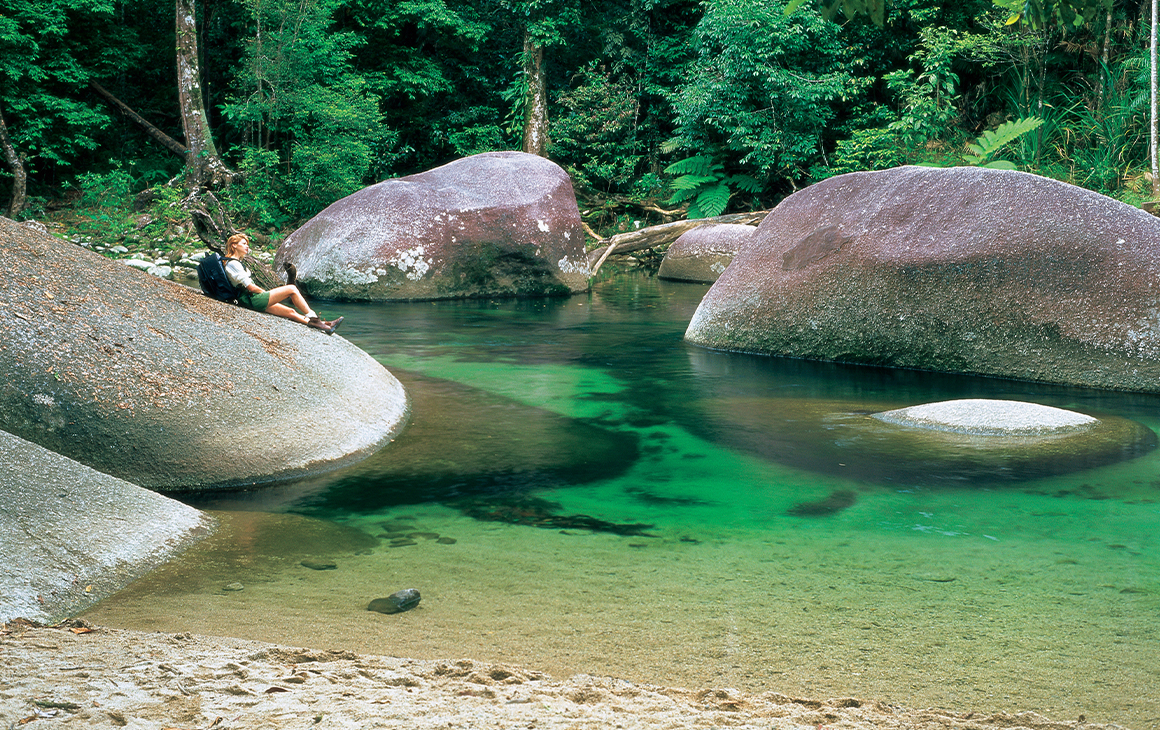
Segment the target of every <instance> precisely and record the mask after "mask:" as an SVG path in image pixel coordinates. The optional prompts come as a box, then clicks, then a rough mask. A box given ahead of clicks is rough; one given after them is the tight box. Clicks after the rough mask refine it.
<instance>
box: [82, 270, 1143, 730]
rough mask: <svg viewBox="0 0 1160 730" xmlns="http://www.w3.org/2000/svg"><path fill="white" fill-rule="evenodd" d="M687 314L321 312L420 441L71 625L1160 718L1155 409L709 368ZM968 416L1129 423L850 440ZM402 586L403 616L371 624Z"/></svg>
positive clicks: (664, 297)
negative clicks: (1053, 439) (385, 599)
mask: <svg viewBox="0 0 1160 730" xmlns="http://www.w3.org/2000/svg"><path fill="white" fill-rule="evenodd" d="M705 290H706V287H704V286H699V285H691V284H677V283H666V282H661V281H658V280H656V279H651V278H646V277H643V276H640V275H618V276H613V277H610V278H607V279H605V280H604V281H602V282H601V283H599V284H597V286H596V287H595V288H594V290H593V292H592V293H591V294H589V295H584V296H577V297H572V298H569V299H560V300H547V301H524V302H512V301H502V302H500V301H497V302H489V301H484V302H440V303H414V304H391V305H334V306H331V307H326V308H324V309H326V311H325V312H324V316H325V315H330V316H333V315H336V314H344V315H346V317H347V321H346V322H345V323H344V328H343V331H342V334H343V335H344V336H345V337H347V338H348V339H349V340H351V341H352V342H354V343H355V344H357V345H359V346H360V347H362V348H363V349H364V350H366V351H367V352H369V353H371V354H372V355H373V356H375V357H376V358H378V359H379V360H380V361H381V362H383V363H384V364H385V365H386V366H387V367H388V368H390V369H391V370H392V372H395V373H396V374H397V375H398V376H399V377H400V379H401V380H403V381H404V383H405V384H406V386H407V389H408V393H409V394H410V396H411V399H412V408H413V415H412V421H411V423H410V424H409V426H408V428H407V430H406V431H404V432H403V434H402V435H401V436H400V437H399V438H398V439H397V441H396V442H395V443H393V444H391V445H390V446H388V447H387V448H386V449H384V450H383V451H381V452H380V453H379V454H377V455H375V456H373V457H371V458H370V459H368V460H366V461H364V462H362V463H360V464H357V465H354V466H352V467H350V468H348V469H346V470H344V471H342V472H338V473H332V474H327V475H323V476H320V477H316V478H313V479H308V480H302V481H300V482H296V483H294V484H289V485H284V486H280V487H274V488H270V489H265V490H262V491H260V492H253V493H245V494H232V495H214V496H212V497H206V498H201V499H195V500H191V501H192V502H193V503H194V504H197V505H198V506H201V507H205V508H208V509H212V510H215V511H216V513H217V514H219V516H221V517H222V519H223V524H224V528H223V529H222V530H221V532H220V533H219V534H218V535H216V536H215V537H214V538H211V539H210V540H209V541H207V542H206V543H205V544H204V545H202V546H200V547H199V548H196V549H195V550H193V551H191V552H190V553H189V554H188V555H187V556H186V557H185V558H183V559H181V560H179V561H177V562H175V563H173V564H171V565H169V566H167V567H166V568H164V569H162V570H161V571H158V572H157V573H155V574H153V575H151V576H149V577H147V578H146V579H144V580H142V581H139V582H138V583H136V584H134V585H133V586H131V587H130V588H129V589H127V590H125V591H123V592H122V593H120V594H118V595H117V596H114V597H113V598H111V599H108V600H106V601H104V602H103V603H101V604H100V605H98V606H97V607H96V608H94V609H93V610H92V611H90V612H89V614H88V615H87V617H88V618H90V619H91V620H94V621H97V622H100V623H104V624H106V625H114V626H124V627H128V628H138V629H146V630H163V631H171V632H178V631H194V632H200V633H207V634H219V635H230V636H239V637H244V638H254V639H263V640H268V641H277V642H281V643H291V644H305V645H311V646H320V647H330V648H348V649H352V650H357V651H369V652H376V653H384V654H392V655H400V656H412V657H418V658H446V657H460V656H464V657H471V658H474V659H478V660H484V661H504V662H515V663H519V664H523V665H527V666H531V667H535V668H539V669H544V670H546V671H549V672H551V673H553V674H557V675H567V674H571V673H578V672H587V673H590V674H601V675H613V676H617V677H622V678H625V679H629V680H633V681H641V682H649V683H653V684H661V685H680V686H726V687H737V688H741V689H745V690H749V691H766V690H772V691H778V692H782V693H786V694H800V695H808V696H813V697H838V696H851V695H852V696H859V697H864V698H875V699H882V700H886V701H889V702H896V703H899V704H905V705H908V706H928V705H932V706H939V707H943V708H947V709H951V710H957V711H964V712H965V711H971V710H980V711H990V710H1011V711H1017V710H1027V709H1030V710H1036V711H1039V712H1041V713H1044V714H1047V715H1049V716H1052V717H1055V718H1057V719H1063V720H1074V719H1077V718H1078V717H1080V716H1081V715H1083V716H1086V718H1087V719H1088V720H1089V721H1105V722H1118V723H1121V724H1124V725H1127V726H1129V727H1131V728H1136V729H1137V730H1142V729H1144V728H1154V727H1156V726H1157V725H1158V724H1160V697H1158V695H1157V688H1160V629H1158V627H1157V620H1158V619H1160V557H1158V556H1160V551H1158V548H1160V544H1158V543H1160V539H1158V529H1157V527H1158V525H1160V473H1158V469H1157V466H1158V459H1160V452H1158V451H1156V450H1153V449H1154V446H1155V436H1154V434H1153V432H1154V431H1156V430H1157V429H1158V428H1160V397H1156V396H1141V395H1125V394H1114V393H1106V392H1099V391H1089V390H1080V389H1070V388H1062V387H1053V386H1043V385H1036V384H1031V383H1020V382H1011V381H1001V380H994V379H981V378H965V377H950V376H942V375H935V374H930V373H920V372H912V371H898V370H887V369H877V368H862V367H853V366H843V365H835V364H826V363H810V362H805V361H796V360H788V359H771V358H762V357H753V356H745V355H737V354H728V353H719V352H711V351H707V350H703V349H699V348H694V347H691V346H688V345H686V344H685V343H684V342H683V341H682V334H683V332H684V327H685V324H686V323H687V321H688V319H689V317H690V316H691V315H692V312H693V310H694V309H695V308H696V305H697V302H698V301H699V300H700V297H701V296H702V295H703V293H704V292H705ZM964 397H988V398H1003V399H1017V400H1028V401H1034V402H1037V403H1043V404H1046V405H1053V406H1058V407H1063V408H1070V409H1074V410H1078V411H1082V412H1084V413H1089V414H1091V415H1095V416H1097V417H1102V418H1106V419H1107V420H1109V421H1115V420H1116V419H1127V421H1130V422H1132V423H1129V424H1127V426H1126V428H1128V430H1129V431H1130V429H1131V428H1139V427H1138V426H1136V425H1135V424H1142V425H1143V426H1144V427H1146V428H1140V430H1139V431H1138V432H1136V433H1135V435H1134V436H1132V437H1131V438H1127V439H1126V440H1123V441H1122V442H1117V443H1118V444H1119V445H1115V444H1113V447H1107V448H1102V449H1096V450H1094V451H1093V452H1091V453H1086V452H1085V453H1080V454H1077V453H1075V450H1074V448H1072V447H1067V448H1056V447H1052V446H1050V445H1049V448H1046V450H1041V451H1039V452H1035V453H1031V455H1030V456H1029V455H1028V453H1030V452H1028V450H1027V449H1019V448H1016V449H996V448H994V447H993V446H991V445H985V446H983V447H980V446H979V445H978V444H970V443H956V444H944V445H940V446H937V447H930V446H929V444H928V445H926V446H923V445H916V444H914V443H912V442H906V441H905V440H903V441H900V440H899V439H897V438H895V437H894V436H891V435H889V434H886V435H884V434H883V433H881V432H880V431H875V430H874V428H873V427H872V426H869V425H868V421H869V419H868V416H867V414H869V413H872V412H876V411H882V410H888V409H891V408H897V407H902V406H906V405H914V404H917V403H924V402H930V401H937V400H946V399H949V398H964ZM288 443H292V438H290V439H288ZM1053 449H1054V450H1053ZM1032 451H1034V450H1032ZM593 528H595V529H593ZM408 535H409V536H410V537H407V536H408ZM407 543H413V544H407ZM392 544H394V545H395V546H392ZM303 560H306V561H307V562H310V561H311V560H313V561H316V562H318V561H321V562H326V561H331V562H333V563H334V564H335V566H336V568H335V569H331V570H316V569H310V568H307V567H304V566H303V565H302V564H301V563H302V561H303ZM315 567H319V566H315ZM232 583H240V584H242V585H243V586H244V590H240V591H238V590H225V589H224V587H225V586H226V585H227V584H232ZM400 588H417V589H419V590H420V592H421V593H422V595H423V600H422V603H421V604H420V605H419V607H418V608H417V609H415V610H412V611H410V612H407V613H404V614H398V615H391V616H388V615H383V614H378V613H374V612H368V611H366V610H365V609H366V605H367V603H368V602H369V601H370V600H371V599H373V598H378V597H382V596H385V595H387V594H389V593H392V592H394V591H395V590H398V589H400Z"/></svg>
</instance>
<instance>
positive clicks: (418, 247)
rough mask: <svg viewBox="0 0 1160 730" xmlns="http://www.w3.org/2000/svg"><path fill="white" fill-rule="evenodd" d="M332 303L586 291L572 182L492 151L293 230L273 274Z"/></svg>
mask: <svg viewBox="0 0 1160 730" xmlns="http://www.w3.org/2000/svg"><path fill="white" fill-rule="evenodd" d="M287 263H289V264H293V265H294V267H295V268H296V269H297V273H298V282H299V284H300V285H302V286H303V287H304V288H305V289H306V290H307V291H308V292H309V293H310V294H311V295H313V296H315V297H321V298H325V299H344V300H362V301H383V300H399V299H403V300H406V299H456V298H479V297H516V296H549V295H564V294H570V293H573V292H582V291H586V290H587V289H588V259H587V257H586V255H585V252H584V229H583V226H582V225H581V222H580V211H579V209H578V208H577V206H576V195H575V193H574V192H573V190H572V181H571V180H570V179H569V177H568V174H567V173H565V172H564V170H563V169H561V168H560V167H559V166H558V165H556V164H555V163H553V162H550V161H548V160H546V159H544V158H542V157H537V156H536V155H529V154H525V153H522V152H489V153H486V154H481V155H474V156H472V157H466V158H464V159H461V160H456V161H455V162H452V163H450V164H447V165H444V166H442V167H438V168H436V169H434V170H430V171H428V172H423V173H419V174H417V175H410V176H408V177H403V178H398V179H394V180H386V181H384V182H381V183H378V184H377V185H372V186H370V187H368V188H365V189H363V190H360V191H359V192H357V193H355V194H353V195H348V196H347V197H345V198H343V199H342V200H339V201H336V202H335V203H333V204H332V205H330V206H329V207H328V208H326V210H324V211H322V212H321V213H319V214H318V215H317V216H315V217H314V218H312V219H311V220H310V221H308V222H307V223H306V224H305V225H304V226H302V227H301V228H299V229H298V230H297V231H295V232H294V233H292V234H291V235H290V236H289V237H288V238H287V239H286V240H285V242H284V243H283V244H282V246H281V247H280V248H279V249H278V255H277V257H276V260H275V266H276V268H277V269H278V270H281V267H282V265H283V264H287Z"/></svg>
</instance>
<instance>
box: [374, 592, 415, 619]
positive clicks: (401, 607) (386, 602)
mask: <svg viewBox="0 0 1160 730" xmlns="http://www.w3.org/2000/svg"><path fill="white" fill-rule="evenodd" d="M419 600H420V596H419V591H417V590H415V589H414V588H404V589H403V590H401V591H395V592H394V593H392V594H391V595H389V596H387V597H386V598H376V599H375V600H373V601H371V602H370V603H369V604H368V605H367V610H368V611H377V612H378V613H388V614H389V613H402V612H403V611H410V610H411V609H412V608H414V607H415V606H418V605H419Z"/></svg>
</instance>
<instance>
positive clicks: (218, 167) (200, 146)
mask: <svg viewBox="0 0 1160 730" xmlns="http://www.w3.org/2000/svg"><path fill="white" fill-rule="evenodd" d="M200 68H201V67H200V63H199V61H198V54H197V8H196V0H177V96H178V100H179V102H180V105H181V128H182V130H183V131H184V132H185V143H186V145H187V146H188V147H189V152H188V153H187V154H186V156H185V169H186V176H187V184H188V185H189V186H190V187H191V188H198V187H206V188H209V189H210V190H218V189H221V188H223V187H225V186H227V185H229V184H230V181H231V180H232V179H233V177H234V174H233V172H231V171H230V170H229V168H227V167H226V166H225V163H223V162H222V161H221V158H220V157H219V156H218V152H217V148H216V147H215V146H214V143H213V136H212V135H211V134H210V130H209V120H208V119H206V116H205V99H204V98H203V96H202V92H201V71H200Z"/></svg>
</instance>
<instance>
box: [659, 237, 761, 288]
mask: <svg viewBox="0 0 1160 730" xmlns="http://www.w3.org/2000/svg"><path fill="white" fill-rule="evenodd" d="M756 230H757V226H743V225H739V224H737V223H710V224H708V225H704V226H700V227H698V228H694V229H693V230H691V231H687V232H685V233H682V234H681V237H680V238H678V239H677V240H675V241H673V245H671V246H669V250H668V251H666V252H665V257H664V259H662V260H661V267H660V270H659V271H657V276H659V277H660V278H662V279H675V280H677V281H697V282H704V283H707V284H712V283H713V282H715V281H717V278H718V277H720V276H721V273H722V272H723V271H725V267H727V266H729V262H730V261H732V260H733V257H734V256H736V255H737V251H738V249H740V248H741V245H742V244H743V243H744V242H745V241H747V240H749V239H750V238H751V237H752V236H753V233H754V231H756Z"/></svg>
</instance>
